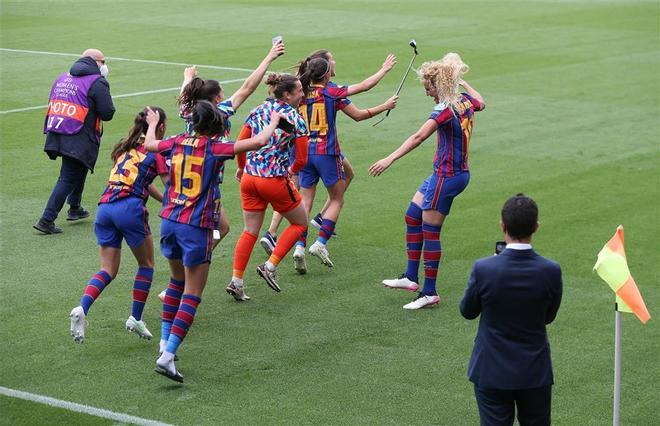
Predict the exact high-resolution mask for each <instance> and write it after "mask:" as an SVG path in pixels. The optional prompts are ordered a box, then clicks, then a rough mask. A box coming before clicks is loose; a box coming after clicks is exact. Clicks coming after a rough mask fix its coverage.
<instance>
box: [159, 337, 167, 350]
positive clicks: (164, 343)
mask: <svg viewBox="0 0 660 426" xmlns="http://www.w3.org/2000/svg"><path fill="white" fill-rule="evenodd" d="M166 346H167V340H163V339H160V352H161V353H163V352H165V347H166Z"/></svg>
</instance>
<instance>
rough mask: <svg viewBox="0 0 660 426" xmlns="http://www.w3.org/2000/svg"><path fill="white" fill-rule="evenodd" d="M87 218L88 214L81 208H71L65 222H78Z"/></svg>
mask: <svg viewBox="0 0 660 426" xmlns="http://www.w3.org/2000/svg"><path fill="white" fill-rule="evenodd" d="M86 217H89V212H88V211H87V210H85V209H84V208H82V207H71V208H70V209H69V211H68V212H67V217H66V220H80V219H84V218H86Z"/></svg>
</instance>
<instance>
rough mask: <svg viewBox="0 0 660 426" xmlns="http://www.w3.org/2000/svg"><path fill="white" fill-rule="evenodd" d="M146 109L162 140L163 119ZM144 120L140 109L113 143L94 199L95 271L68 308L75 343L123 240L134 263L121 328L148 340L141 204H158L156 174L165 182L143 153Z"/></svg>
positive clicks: (147, 253) (150, 250) (161, 169)
mask: <svg viewBox="0 0 660 426" xmlns="http://www.w3.org/2000/svg"><path fill="white" fill-rule="evenodd" d="M151 109H152V110H155V111H158V113H159V120H158V121H157V122H156V124H155V125H154V131H155V133H156V135H157V136H158V137H159V138H162V137H163V135H164V134H165V128H166V120H167V117H166V116H165V112H164V111H163V110H162V109H160V108H158V107H151ZM146 116H147V111H146V109H145V110H143V111H140V112H139V113H138V114H137V115H136V116H135V119H134V124H133V127H132V128H131V130H130V131H129V132H128V136H127V137H125V138H123V139H122V140H121V141H119V143H118V144H117V145H115V147H114V148H113V150H112V154H111V157H112V160H113V161H114V166H113V167H112V171H111V172H110V178H109V179H108V186H107V187H106V188H105V191H103V195H102V196H101V200H100V201H99V208H98V212H97V213H96V221H95V223H94V232H95V233H96V238H97V241H98V244H99V246H100V250H99V254H100V257H101V270H100V271H99V272H97V273H96V274H94V276H92V278H90V280H89V282H88V283H87V287H86V288H85V291H84V293H83V296H82V298H81V299H80V306H77V307H75V308H73V310H72V311H71V313H70V314H69V317H70V319H71V336H72V337H73V341H74V342H77V343H83V341H84V340H85V326H86V324H87V321H86V317H87V314H88V312H89V308H90V307H91V306H92V304H93V303H94V301H95V300H96V299H97V298H98V297H99V296H100V295H101V292H102V291H103V290H104V289H105V288H106V287H107V286H108V284H110V282H111V281H112V280H113V279H114V278H115V277H116V276H117V271H118V270H119V263H120V258H121V243H122V240H123V239H125V240H126V243H127V244H128V246H129V247H130V249H131V251H132V252H133V255H134V256H135V260H137V263H138V270H137V272H136V274H135V281H134V283H133V305H132V307H131V315H130V316H129V317H128V319H127V320H126V328H127V329H128V330H129V331H132V332H134V333H136V334H137V335H138V336H140V337H141V338H144V339H151V337H152V335H151V332H150V331H149V330H148V329H147V325H146V324H145V323H144V321H142V311H143V309H144V304H145V303H146V301H147V296H148V295H149V289H150V288H151V280H152V278H153V274H154V242H153V239H152V237H151V230H150V228H149V221H148V217H149V212H148V211H147V208H146V203H147V198H149V195H150V194H151V196H152V197H153V198H155V199H157V200H158V201H162V199H163V197H162V194H161V193H160V191H159V190H158V189H157V188H156V187H155V186H154V185H153V184H152V182H153V180H154V179H155V177H156V176H160V177H161V179H162V180H163V183H165V180H166V177H167V165H166V164H165V159H164V158H163V157H162V156H160V155H158V154H153V153H151V152H147V151H146V150H145V149H144V146H143V142H144V134H145V133H146V131H147V128H148V125H147V121H146Z"/></svg>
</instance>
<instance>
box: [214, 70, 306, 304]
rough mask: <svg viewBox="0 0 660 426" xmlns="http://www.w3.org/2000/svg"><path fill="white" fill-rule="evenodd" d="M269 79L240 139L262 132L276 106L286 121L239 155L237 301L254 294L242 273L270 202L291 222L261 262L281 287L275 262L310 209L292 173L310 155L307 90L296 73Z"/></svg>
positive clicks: (269, 279)
mask: <svg viewBox="0 0 660 426" xmlns="http://www.w3.org/2000/svg"><path fill="white" fill-rule="evenodd" d="M266 84H267V85H268V86H270V94H271V95H272V96H273V97H272V98H268V99H266V101H265V102H264V103H263V104H261V105H260V106H258V107H257V108H255V109H254V110H252V112H250V115H249V116H248V118H247V120H246V121H245V125H244V127H243V130H242V131H241V135H240V136H239V138H238V139H239V141H240V140H241V139H242V138H243V137H249V136H251V135H255V134H261V133H262V132H263V131H264V128H265V127H266V126H268V125H269V117H270V116H271V115H272V113H273V112H275V111H276V112H279V113H280V114H282V116H283V121H282V123H283V124H284V126H281V128H280V129H278V130H277V131H276V132H275V133H274V134H273V136H272V137H271V138H270V140H269V141H268V144H267V145H266V146H265V147H263V148H261V149H260V150H258V151H254V152H250V153H248V154H247V160H244V159H241V157H240V156H239V158H238V167H239V169H238V172H237V178H238V179H239V180H240V182H241V201H242V205H243V218H244V221H245V229H244V230H243V233H242V234H241V236H240V238H239V239H238V242H237V243H236V249H235V251H234V272H233V275H232V279H231V282H230V283H229V285H228V286H227V289H226V290H227V293H229V294H231V295H232V296H234V298H235V299H236V300H238V301H242V300H249V299H250V298H249V297H248V296H247V295H246V294H245V286H244V284H243V274H244V272H245V268H246V267H247V264H248V262H249V260H250V255H251V254H252V250H253V249H254V244H255V243H256V242H257V238H258V237H257V235H258V234H259V230H260V229H261V225H262V224H263V222H264V215H265V212H266V208H267V207H268V204H271V205H272V206H273V209H274V210H275V211H276V212H279V213H280V214H281V215H282V216H284V217H285V218H286V219H287V220H288V221H289V223H290V225H289V226H288V227H287V228H286V229H285V230H284V232H283V233H282V235H281V236H280V241H279V242H278V244H277V246H276V247H275V249H274V250H273V252H272V254H271V255H270V258H269V259H268V261H267V262H266V263H264V264H262V265H259V266H258V267H257V272H258V273H259V275H261V277H262V278H263V279H264V280H265V281H266V284H268V286H269V287H270V288H272V289H273V290H275V291H280V286H279V283H278V282H277V273H276V268H277V265H278V264H279V263H280V261H281V260H282V259H283V258H284V256H286V254H287V253H288V252H289V250H291V248H292V247H293V245H294V244H295V243H296V241H297V240H298V239H299V238H300V237H301V236H302V234H303V232H305V231H306V230H307V213H306V211H305V208H304V207H303V206H302V204H301V198H300V194H299V193H298V190H297V189H296V188H295V186H294V184H293V183H292V182H291V179H290V178H289V176H290V175H291V174H293V173H297V172H298V171H299V170H300V169H301V168H302V167H303V166H304V165H305V163H306V161H307V140H308V131H307V125H306V123H305V120H303V118H302V117H301V115H300V114H299V113H298V110H297V108H298V106H299V105H300V102H301V101H302V99H303V96H304V92H303V88H302V84H301V83H300V80H299V79H298V78H297V77H294V76H292V75H289V74H271V75H269V76H268V79H267V80H266ZM238 143H240V142H238ZM292 145H293V147H294V149H295V152H296V160H295V161H294V162H293V163H290V161H289V150H290V147H291V146H292ZM243 166H244V167H243Z"/></svg>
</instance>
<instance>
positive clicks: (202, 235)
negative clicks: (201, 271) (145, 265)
mask: <svg viewBox="0 0 660 426" xmlns="http://www.w3.org/2000/svg"><path fill="white" fill-rule="evenodd" d="M160 251H161V253H163V256H165V257H166V258H168V259H171V260H176V259H180V260H182V261H183V266H188V267H190V266H196V265H201V264H202V263H209V262H211V253H212V252H213V230H212V229H206V228H199V227H197V226H192V225H186V224H185V223H178V222H174V221H172V220H168V219H163V220H162V221H161V222H160Z"/></svg>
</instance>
